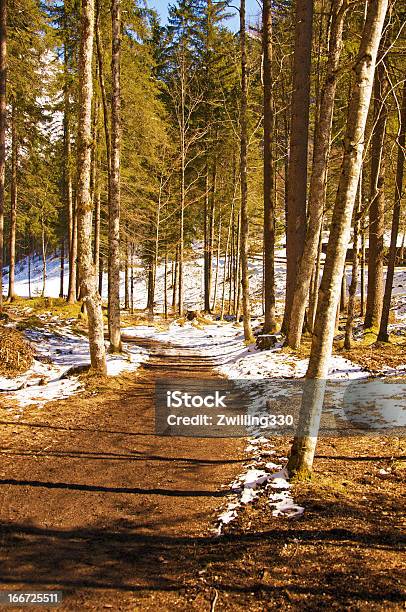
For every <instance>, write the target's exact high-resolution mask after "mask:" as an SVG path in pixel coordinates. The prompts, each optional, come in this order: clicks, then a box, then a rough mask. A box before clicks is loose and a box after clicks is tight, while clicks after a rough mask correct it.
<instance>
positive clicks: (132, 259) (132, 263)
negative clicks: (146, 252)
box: [130, 243, 134, 314]
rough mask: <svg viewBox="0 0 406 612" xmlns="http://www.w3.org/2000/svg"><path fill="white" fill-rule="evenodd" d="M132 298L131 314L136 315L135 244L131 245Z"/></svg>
mask: <svg viewBox="0 0 406 612" xmlns="http://www.w3.org/2000/svg"><path fill="white" fill-rule="evenodd" d="M130 296H131V314H134V244H133V243H131V285H130Z"/></svg>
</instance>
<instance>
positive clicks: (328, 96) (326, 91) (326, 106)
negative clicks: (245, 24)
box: [286, 0, 347, 349]
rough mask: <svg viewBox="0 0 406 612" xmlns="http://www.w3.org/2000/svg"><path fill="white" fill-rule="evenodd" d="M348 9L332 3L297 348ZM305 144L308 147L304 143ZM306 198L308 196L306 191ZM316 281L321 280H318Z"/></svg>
mask: <svg viewBox="0 0 406 612" xmlns="http://www.w3.org/2000/svg"><path fill="white" fill-rule="evenodd" d="M346 10H347V1H346V0H334V2H333V5H332V27H331V35H330V45H329V54H328V60H327V75H326V80H325V82H324V84H323V88H322V93H321V101H320V115H319V120H318V121H317V124H316V128H315V130H316V131H315V136H314V152H313V168H312V175H311V179H310V192H309V220H308V227H307V231H306V238H305V243H304V249H303V254H302V256H301V259H300V263H299V269H298V272H297V276H296V277H295V281H294V283H295V291H294V295H293V296H292V306H291V311H290V318H289V320H288V339H287V344H288V345H289V346H290V347H291V348H293V349H298V348H299V346H300V341H301V337H302V330H303V322H304V316H305V311H306V303H307V297H308V294H309V288H310V281H311V274H312V270H313V267H314V262H315V261H316V257H317V249H318V244H319V237H320V233H321V231H322V222H323V213H324V206H325V200H326V179H327V170H328V160H329V153H330V142H331V128H332V121H333V113H334V100H335V93H336V88H337V77H338V75H337V71H338V67H339V63H340V56H341V49H342V39H343V27H344V19H345V13H346ZM292 129H293V128H292ZM302 145H303V147H304V142H303V143H302ZM306 151H307V149H306ZM292 180H294V179H292ZM302 180H305V175H303V177H302ZM295 197H296V196H295ZM302 197H303V196H302ZM304 197H306V196H305V192H304ZM297 219H298V220H299V217H297ZM291 223H292V221H291ZM291 229H292V228H291ZM288 231H289V230H288ZM290 239H291V240H293V241H294V240H295V234H294V232H293V230H292V231H291V233H290ZM292 257H293V255H292ZM295 257H296V254H295ZM292 265H293V259H291V261H290V270H292ZM288 268H289V263H288ZM316 280H317V282H318V279H316ZM286 282H287V283H290V282H291V279H290V277H288V278H287V281H286Z"/></svg>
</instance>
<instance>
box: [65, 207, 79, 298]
mask: <svg viewBox="0 0 406 612" xmlns="http://www.w3.org/2000/svg"><path fill="white" fill-rule="evenodd" d="M71 210H72V217H71V219H72V223H71V229H72V234H71V235H70V237H69V241H70V250H69V286H68V297H67V302H68V304H74V303H75V302H76V294H77V269H76V267H77V253H78V215H77V205H76V201H75V202H74V201H73V199H71Z"/></svg>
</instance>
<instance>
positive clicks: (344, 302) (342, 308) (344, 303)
mask: <svg viewBox="0 0 406 612" xmlns="http://www.w3.org/2000/svg"><path fill="white" fill-rule="evenodd" d="M346 310H347V266H346V264H344V272H343V278H342V280H341V295H340V312H345V311H346Z"/></svg>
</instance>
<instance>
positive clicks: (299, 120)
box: [282, 0, 313, 333]
mask: <svg viewBox="0 0 406 612" xmlns="http://www.w3.org/2000/svg"><path fill="white" fill-rule="evenodd" d="M312 31H313V0H297V2H296V28H295V50H294V60H293V93H292V107H291V126H290V146H289V171H288V194H287V196H288V197H287V230H286V264H287V268H286V299H285V313H284V318H283V323H282V331H283V332H284V333H287V332H288V330H289V325H290V322H291V319H292V317H291V310H292V302H293V295H294V292H295V283H296V279H297V278H298V277H299V262H300V258H301V256H302V253H303V248H304V242H305V237H306V194H307V157H308V137H309V134H308V132H309V113H310V67H311V51H312ZM311 265H313V262H312V264H311ZM310 268H311V266H310ZM307 290H308V289H307ZM306 297H307V295H306V296H305V299H306ZM303 316H304V313H303ZM301 325H303V320H302V323H301Z"/></svg>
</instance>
